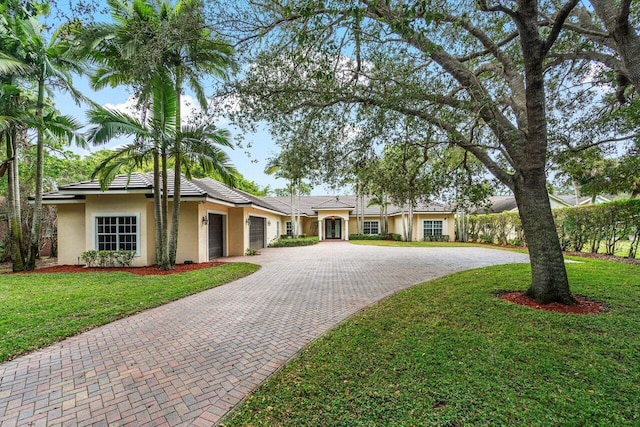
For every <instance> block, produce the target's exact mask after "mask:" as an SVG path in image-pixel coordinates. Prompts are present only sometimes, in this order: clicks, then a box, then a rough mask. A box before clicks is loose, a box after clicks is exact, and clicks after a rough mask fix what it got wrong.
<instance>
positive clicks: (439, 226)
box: [422, 220, 444, 238]
mask: <svg viewBox="0 0 640 427" xmlns="http://www.w3.org/2000/svg"><path fill="white" fill-rule="evenodd" d="M422 224H423V225H422V230H423V237H425V238H426V237H427V236H442V235H443V234H444V226H443V222H442V220H426V221H424V222H423V223H422Z"/></svg>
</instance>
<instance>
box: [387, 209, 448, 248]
mask: <svg viewBox="0 0 640 427" xmlns="http://www.w3.org/2000/svg"><path fill="white" fill-rule="evenodd" d="M406 217H407V215H406V214H405V218H406ZM425 220H431V221H434V220H435V221H438V220H440V221H442V228H443V229H442V233H443V234H446V235H448V236H449V241H450V242H453V241H454V240H455V239H456V233H455V231H456V229H455V217H454V215H453V214H452V213H428V214H425V213H420V214H414V215H413V233H412V240H414V241H423V240H424V236H423V226H424V224H423V222H424V221H425ZM389 232H390V233H396V234H400V235H401V236H402V235H404V233H403V228H402V215H394V216H393V217H391V218H389Z"/></svg>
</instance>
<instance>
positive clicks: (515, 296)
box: [499, 292, 607, 314]
mask: <svg viewBox="0 0 640 427" xmlns="http://www.w3.org/2000/svg"><path fill="white" fill-rule="evenodd" d="M499 297H500V299H502V300H504V301H509V302H512V303H514V304H518V305H524V306H527V307H530V308H533V309H536V310H545V311H553V312H555V313H564V314H601V313H604V312H605V311H607V307H606V306H605V305H604V304H603V303H601V302H597V301H591V300H589V299H587V298H586V297H583V296H580V295H574V297H575V299H576V300H577V301H578V303H577V304H574V305H567V304H561V303H558V302H552V303H549V304H538V303H537V302H536V301H535V300H534V299H533V298H529V297H528V296H526V295H525V294H524V292H504V293H500V294H499Z"/></svg>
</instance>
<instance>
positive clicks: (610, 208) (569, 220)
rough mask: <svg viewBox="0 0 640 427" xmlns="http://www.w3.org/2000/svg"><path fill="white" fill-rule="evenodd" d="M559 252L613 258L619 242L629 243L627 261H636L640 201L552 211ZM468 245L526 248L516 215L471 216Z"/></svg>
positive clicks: (507, 213)
mask: <svg viewBox="0 0 640 427" xmlns="http://www.w3.org/2000/svg"><path fill="white" fill-rule="evenodd" d="M553 218H554V221H555V224H556V230H557V232H558V238H559V239H560V245H561V246H562V250H566V251H575V252H591V253H598V250H599V249H600V247H601V245H602V244H604V247H605V253H606V254H607V255H613V254H614V253H615V250H616V246H617V245H618V243H619V242H621V241H625V240H626V241H628V242H629V250H628V251H627V253H626V256H627V257H628V258H635V257H636V256H637V254H638V246H639V244H640V199H628V200H618V201H614V202H610V203H602V204H599V205H588V206H579V207H570V208H562V209H554V210H553ZM469 238H470V240H471V241H476V242H484V243H497V244H500V245H507V244H515V245H524V246H526V240H525V236H524V232H523V231H522V224H521V222H520V217H519V215H518V213H516V212H504V213H501V214H487V215H472V216H471V217H470V218H469Z"/></svg>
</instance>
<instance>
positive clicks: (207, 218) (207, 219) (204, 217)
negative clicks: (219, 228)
mask: <svg viewBox="0 0 640 427" xmlns="http://www.w3.org/2000/svg"><path fill="white" fill-rule="evenodd" d="M202 224H204V225H209V217H207V216H206V215H205V216H203V217H202Z"/></svg>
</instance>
